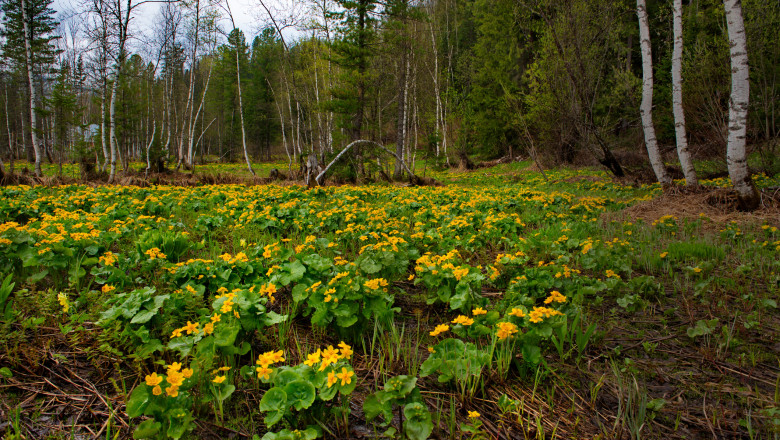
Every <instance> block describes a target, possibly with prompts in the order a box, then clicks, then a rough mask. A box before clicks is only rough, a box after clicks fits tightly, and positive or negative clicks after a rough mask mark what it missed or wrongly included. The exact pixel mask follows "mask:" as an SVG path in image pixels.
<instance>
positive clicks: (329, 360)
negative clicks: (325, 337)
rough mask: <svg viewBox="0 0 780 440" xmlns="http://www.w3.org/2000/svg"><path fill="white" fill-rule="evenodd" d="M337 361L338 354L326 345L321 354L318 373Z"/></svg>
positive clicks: (330, 346)
mask: <svg viewBox="0 0 780 440" xmlns="http://www.w3.org/2000/svg"><path fill="white" fill-rule="evenodd" d="M338 361H339V352H338V350H336V349H335V348H333V346H332V345H328V348H326V349H325V351H323V352H322V365H320V371H322V370H324V369H325V367H327V366H328V365H331V364H335V363H336V362H338Z"/></svg>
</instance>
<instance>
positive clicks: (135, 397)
mask: <svg viewBox="0 0 780 440" xmlns="http://www.w3.org/2000/svg"><path fill="white" fill-rule="evenodd" d="M150 398H151V395H150V394H149V387H148V386H147V385H146V384H145V383H142V384H141V385H138V386H137V387H136V388H135V389H134V390H133V392H132V393H131V394H130V398H129V399H127V405H126V406H127V415H128V416H130V417H140V416H142V415H143V413H144V409H145V408H146V405H148V404H149V399H150Z"/></svg>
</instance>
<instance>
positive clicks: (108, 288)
mask: <svg viewBox="0 0 780 440" xmlns="http://www.w3.org/2000/svg"><path fill="white" fill-rule="evenodd" d="M115 289H116V287H114V286H112V285H111V284H105V285H103V288H102V289H100V290H101V291H102V292H103V293H108V292H110V291H112V290H115Z"/></svg>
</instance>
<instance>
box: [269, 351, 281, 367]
mask: <svg viewBox="0 0 780 440" xmlns="http://www.w3.org/2000/svg"><path fill="white" fill-rule="evenodd" d="M277 362H284V351H282V350H279V351H271V363H273V364H275V363H277Z"/></svg>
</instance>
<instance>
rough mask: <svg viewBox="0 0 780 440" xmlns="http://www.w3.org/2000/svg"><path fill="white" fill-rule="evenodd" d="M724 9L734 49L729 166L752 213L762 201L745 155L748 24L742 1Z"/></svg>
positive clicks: (731, 1)
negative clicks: (743, 16)
mask: <svg viewBox="0 0 780 440" xmlns="http://www.w3.org/2000/svg"><path fill="white" fill-rule="evenodd" d="M723 6H724V7H725V9H726V24H727V27H728V32H729V45H730V46H731V49H730V55H731V98H730V99H729V136H728V146H727V147H726V163H727V164H728V169H729V177H731V182H732V184H733V185H734V189H735V190H736V192H737V196H738V197H739V201H740V205H741V207H742V209H745V210H750V211H752V210H754V209H756V208H758V205H759V203H760V201H761V200H760V199H761V198H760V196H759V194H758V191H756V187H755V185H754V184H753V179H752V178H751V176H750V171H749V170H748V166H747V154H746V151H745V143H746V140H747V116H748V105H749V103H750V71H749V68H748V55H747V40H746V38H745V22H744V20H743V18H742V0H724V1H723Z"/></svg>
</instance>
